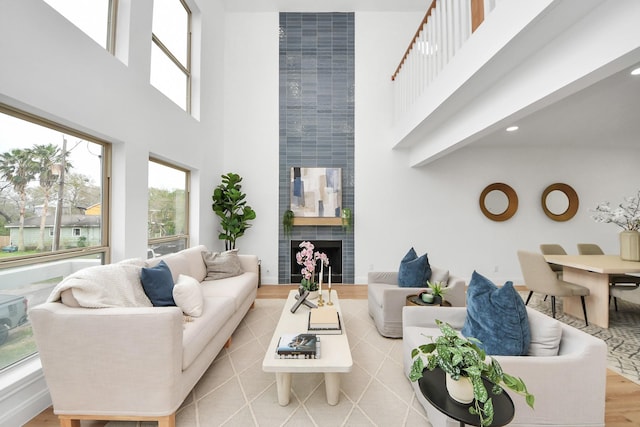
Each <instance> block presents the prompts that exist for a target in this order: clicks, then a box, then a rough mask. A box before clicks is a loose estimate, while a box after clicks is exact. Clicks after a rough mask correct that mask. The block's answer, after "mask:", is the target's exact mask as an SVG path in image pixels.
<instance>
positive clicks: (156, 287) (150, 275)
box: [140, 261, 176, 307]
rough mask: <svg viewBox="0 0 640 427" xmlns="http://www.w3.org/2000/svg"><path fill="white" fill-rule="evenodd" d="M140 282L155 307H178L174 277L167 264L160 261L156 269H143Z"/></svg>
mask: <svg viewBox="0 0 640 427" xmlns="http://www.w3.org/2000/svg"><path fill="white" fill-rule="evenodd" d="M140 281H141V282H142V289H144V293H145V294H147V297H149V299H150V300H151V303H152V304H153V306H154V307H167V306H173V305H176V302H175V300H174V299H173V276H172V275H171V270H169V266H168V265H167V263H166V262H164V261H160V262H159V263H158V264H157V265H156V266H155V267H151V268H143V269H142V271H141V272H140Z"/></svg>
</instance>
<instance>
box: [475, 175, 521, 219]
mask: <svg viewBox="0 0 640 427" xmlns="http://www.w3.org/2000/svg"><path fill="white" fill-rule="evenodd" d="M480 210H482V213H483V214H484V215H485V216H486V217H487V218H489V219H491V220H493V221H506V220H508V219H509V218H511V217H512V216H513V215H514V214H515V213H516V211H517V210H518V195H517V194H516V192H515V191H514V190H513V188H511V187H509V186H508V185H507V184H503V183H501V182H496V183H494V184H491V185H488V186H487V187H486V188H485V189H484V190H482V194H480Z"/></svg>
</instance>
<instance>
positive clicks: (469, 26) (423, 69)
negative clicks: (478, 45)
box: [391, 0, 499, 117]
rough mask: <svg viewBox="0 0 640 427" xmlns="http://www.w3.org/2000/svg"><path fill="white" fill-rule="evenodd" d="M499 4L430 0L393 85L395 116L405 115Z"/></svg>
mask: <svg viewBox="0 0 640 427" xmlns="http://www.w3.org/2000/svg"><path fill="white" fill-rule="evenodd" d="M497 1H499V0H433V1H432V2H431V4H430V5H429V8H428V9H427V12H426V14H425V15H424V18H423V19H422V22H421V23H420V25H419V27H418V29H417V31H416V33H415V35H414V36H413V39H412V40H411V42H410V43H409V46H408V47H407V49H406V51H405V53H404V55H403V56H402V59H401V60H400V64H398V67H397V68H396V70H395V72H394V73H393V75H392V76H391V80H393V81H394V86H395V87H394V91H395V113H396V117H398V115H400V114H402V113H404V112H406V111H407V110H408V109H409V107H410V106H411V105H412V104H413V103H414V102H415V101H416V99H417V98H418V97H420V95H422V93H423V92H424V91H425V90H426V88H427V87H429V85H430V84H431V83H432V82H433V81H434V80H435V78H436V77H437V76H438V74H439V73H440V72H441V71H442V69H443V68H444V66H445V65H446V64H447V63H448V62H449V61H450V60H451V58H453V56H454V55H455V54H456V52H457V51H458V50H459V49H460V48H461V47H462V45H463V44H464V42H465V41H466V40H467V39H468V38H469V36H470V35H471V34H472V33H473V32H474V31H475V30H476V28H478V26H480V24H481V23H482V22H483V21H484V16H485V13H488V12H490V11H491V10H493V9H494V7H495V3H496V2H497Z"/></svg>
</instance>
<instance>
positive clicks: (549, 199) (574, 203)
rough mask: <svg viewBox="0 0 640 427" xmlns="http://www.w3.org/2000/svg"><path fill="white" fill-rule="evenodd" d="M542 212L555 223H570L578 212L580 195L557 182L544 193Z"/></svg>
mask: <svg viewBox="0 0 640 427" xmlns="http://www.w3.org/2000/svg"><path fill="white" fill-rule="evenodd" d="M541 202H542V210H543V211H544V213H545V215H547V216H548V217H549V218H551V219H552V220H554V221H568V220H570V219H571V218H573V217H574V216H575V215H576V213H577V212H578V206H579V205H580V202H579V201H578V194H577V193H576V191H575V190H574V189H573V188H571V186H570V185H567V184H563V183H560V182H557V183H555V184H551V185H550V186H548V187H547V188H545V189H544V191H543V192H542V200H541Z"/></svg>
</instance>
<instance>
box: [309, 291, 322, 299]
mask: <svg viewBox="0 0 640 427" xmlns="http://www.w3.org/2000/svg"><path fill="white" fill-rule="evenodd" d="M318 295H319V294H318V291H311V292H309V295H308V296H307V299H316V298H318Z"/></svg>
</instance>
